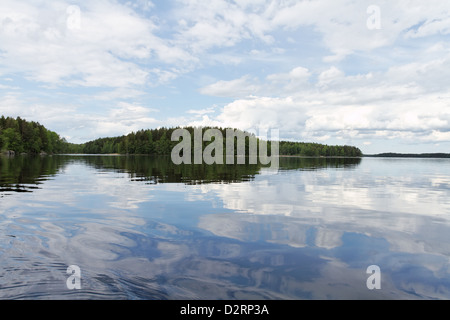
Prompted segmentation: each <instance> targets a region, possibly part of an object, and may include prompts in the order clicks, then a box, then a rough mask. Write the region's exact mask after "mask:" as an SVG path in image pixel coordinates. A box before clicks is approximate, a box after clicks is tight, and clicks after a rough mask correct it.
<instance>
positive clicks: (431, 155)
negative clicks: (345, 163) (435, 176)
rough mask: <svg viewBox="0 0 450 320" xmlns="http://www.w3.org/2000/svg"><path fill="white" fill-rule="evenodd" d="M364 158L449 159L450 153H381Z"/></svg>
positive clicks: (366, 155) (367, 155)
mask: <svg viewBox="0 0 450 320" xmlns="http://www.w3.org/2000/svg"><path fill="white" fill-rule="evenodd" d="M363 157H369V158H370V157H372V158H421V159H448V158H450V153H394V152H389V153H379V154H371V155H369V154H365V155H363Z"/></svg>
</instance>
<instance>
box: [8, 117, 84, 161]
mask: <svg viewBox="0 0 450 320" xmlns="http://www.w3.org/2000/svg"><path fill="white" fill-rule="evenodd" d="M76 147H77V146H76V145H74V144H71V143H68V142H67V141H66V140H65V139H64V138H61V137H60V136H59V135H58V134H57V133H56V132H53V131H50V130H48V129H46V128H45V127H44V126H43V125H41V124H39V123H38V122H30V121H26V120H24V119H21V118H20V117H17V118H16V119H14V118H11V117H7V118H5V117H4V116H2V117H1V118H0V150H1V151H2V152H5V151H9V152H11V151H13V152H14V153H16V154H20V153H29V154H40V153H48V154H53V153H66V152H70V151H74V150H75V149H76Z"/></svg>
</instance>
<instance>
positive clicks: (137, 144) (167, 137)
mask: <svg viewBox="0 0 450 320" xmlns="http://www.w3.org/2000/svg"><path fill="white" fill-rule="evenodd" d="M175 129H176V128H159V129H148V130H140V131H138V132H132V133H130V134H128V135H126V136H121V137H115V138H102V139H97V140H94V141H91V142H88V143H86V144H84V147H83V152H84V153H87V154H108V153H119V154H157V155H168V154H170V153H171V150H172V149H173V148H174V147H175V146H176V145H177V144H178V143H179V141H171V137H172V132H173V131H174V130H175ZM184 129H187V130H188V131H189V132H190V134H191V140H192V142H191V145H192V146H193V145H194V142H193V139H194V130H195V128H194V127H186V128H184ZM202 129H203V132H204V131H205V130H207V129H218V130H220V131H221V132H222V136H223V137H224V141H223V144H224V150H226V129H225V128H216V127H215V128H210V127H205V128H202ZM238 131H239V130H236V132H238ZM240 132H241V133H243V134H246V135H248V136H250V137H253V138H254V139H256V138H255V137H254V135H253V134H250V133H247V132H243V131H240ZM256 140H257V141H259V140H258V139H256ZM208 143H210V142H203V145H202V149H203V148H204V147H205V146H206V145H208ZM249 143H250V142H249V138H248V137H247V138H246V143H245V145H246V150H247V151H246V152H247V153H246V154H248V147H249ZM257 144H258V145H259V142H258V143H257ZM267 148H268V151H269V154H270V150H271V142H270V141H268V147H267ZM236 151H237V148H235V153H236ZM279 154H280V155H285V156H309V157H319V156H323V157H361V156H362V155H363V154H362V152H361V150H360V149H359V148H356V147H352V146H328V145H324V144H319V143H305V142H290V141H280V142H279Z"/></svg>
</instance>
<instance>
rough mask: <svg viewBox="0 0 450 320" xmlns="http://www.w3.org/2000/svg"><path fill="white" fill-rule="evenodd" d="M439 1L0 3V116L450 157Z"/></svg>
mask: <svg viewBox="0 0 450 320" xmlns="http://www.w3.org/2000/svg"><path fill="white" fill-rule="evenodd" d="M449 80H450V2H449V1H445V0H431V1H425V2H424V1H418V0H398V1H381V0H380V1H377V0H370V1H366V0H362V1H361V0H358V1H345V0H309V1H306V0H304V1H303V0H241V1H238V0H235V1H232V0H209V1H205V0H203V1H200V0H168V1H167V0H165V1H156V0H154V1H147V0H138V1H127V0H123V1H119V0H116V1H113V0H96V1H76V0H73V1H65V0H56V1H55V0H52V1H43V0H20V1H17V0H1V1H0V114H3V115H5V116H11V117H17V116H20V117H22V118H24V119H27V120H29V121H37V122H39V123H41V124H43V125H44V126H46V127H47V128H48V129H50V130H52V131H56V132H57V133H59V134H60V135H61V136H62V137H64V138H66V139H67V140H68V141H69V142H73V143H83V142H87V141H90V140H93V139H97V138H101V137H112V136H120V135H124V134H128V133H130V132H133V131H137V130H140V129H148V128H158V127H175V126H188V125H195V126H201V125H203V126H220V127H233V128H239V129H242V130H249V131H252V132H256V133H257V134H258V133H260V132H261V133H264V132H271V131H270V130H278V132H279V138H280V139H281V140H293V141H304V142H318V143H324V144H328V145H335V144H337V145H353V146H357V147H359V148H360V149H361V150H362V151H363V153H365V154H373V153H380V152H404V153H422V152H447V153H448V152H450V90H449V89H450V81H449Z"/></svg>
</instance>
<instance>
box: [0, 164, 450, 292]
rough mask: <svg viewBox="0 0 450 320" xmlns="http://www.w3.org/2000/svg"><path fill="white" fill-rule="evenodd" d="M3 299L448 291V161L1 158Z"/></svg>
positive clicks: (0, 272) (0, 288) (0, 273)
mask: <svg viewBox="0 0 450 320" xmlns="http://www.w3.org/2000/svg"><path fill="white" fill-rule="evenodd" d="M73 265H75V266H78V267H79V271H80V273H78V274H69V273H67V269H68V267H69V266H73ZM369 266H377V267H378V268H379V272H377V271H375V273H374V274H372V273H371V271H368V267H369ZM74 275H76V276H77V277H76V278H74ZM375 276H378V277H375ZM69 277H72V278H71V282H70V283H72V284H74V283H78V284H79V285H80V286H79V289H78V288H73V287H72V288H70V286H69V285H68V279H69ZM72 280H73V282H72ZM370 284H372V285H375V284H377V285H378V287H373V286H372V287H371V286H370ZM0 299H157V300H160V299H170V300H172V299H173V300H175V299H213V300H216V299H231V300H234V299H236V300H247V299H252V300H255V299H257V300H259V299H264V300H269V299H270V300H271V299H283V300H293V299H450V159H400V158H362V159H351V158H349V159H340V158H336V159H325V158H295V157H293V158H281V159H280V168H279V169H278V170H276V171H275V170H273V169H270V168H268V167H264V166H260V165H211V166H209V165H181V166H175V165H174V164H172V163H171V161H170V157H151V156H133V157H132V156H81V155H64V156H63V155H61V156H48V157H31V156H17V157H13V158H8V157H0Z"/></svg>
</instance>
